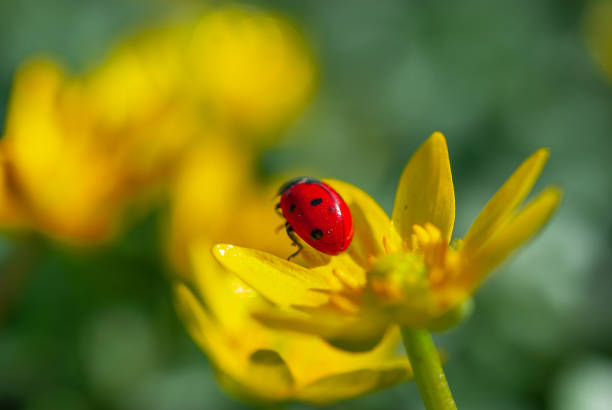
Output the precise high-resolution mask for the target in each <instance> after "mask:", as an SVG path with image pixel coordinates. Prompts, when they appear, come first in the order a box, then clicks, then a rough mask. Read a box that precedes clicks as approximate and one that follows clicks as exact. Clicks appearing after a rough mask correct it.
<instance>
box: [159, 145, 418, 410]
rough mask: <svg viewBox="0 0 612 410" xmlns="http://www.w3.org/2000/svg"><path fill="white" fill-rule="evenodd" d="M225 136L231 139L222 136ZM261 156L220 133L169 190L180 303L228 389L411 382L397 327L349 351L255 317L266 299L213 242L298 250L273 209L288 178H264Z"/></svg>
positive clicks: (290, 390)
mask: <svg viewBox="0 0 612 410" xmlns="http://www.w3.org/2000/svg"><path fill="white" fill-rule="evenodd" d="M224 136H225V137H226V138H223V137H224ZM254 168H255V167H254V158H253V154H252V152H250V151H249V150H247V149H245V147H244V145H243V144H240V143H239V142H238V141H236V140H235V139H233V138H230V137H228V136H227V135H225V134H223V133H218V134H217V136H216V138H214V137H213V136H210V137H209V138H208V139H205V140H203V141H202V142H201V143H199V144H198V145H197V146H196V147H194V149H192V150H191V152H190V155H189V156H188V158H187V159H186V160H185V161H184V162H183V164H182V166H181V169H180V170H179V172H178V173H177V179H176V181H175V183H174V184H173V189H172V192H171V196H170V199H171V201H170V217H169V224H168V225H169V233H168V235H167V236H168V237H169V243H168V248H169V254H170V257H171V261H172V262H173V266H174V268H175V270H176V274H175V275H174V277H173V278H174V281H175V282H174V290H175V301H176V306H177V310H178V312H179V314H180V316H181V318H182V319H183V322H184V324H185V327H186V328H187V330H188V331H189V333H190V335H191V336H192V338H193V339H194V341H195V342H196V343H197V344H198V345H199V346H200V347H201V348H202V350H203V351H204V352H205V353H206V354H207V355H208V357H209V358H210V360H211V362H212V364H213V366H214V368H215V370H216V376H217V378H218V379H219V382H220V383H221V384H222V385H223V387H224V388H225V389H226V390H228V391H229V392H230V393H232V394H234V395H237V396H239V397H242V398H245V399H247V400H254V401H262V402H283V401H290V400H300V401H306V402H313V403H327V402H331V401H335V400H341V399H345V398H350V397H355V396H358V395H362V394H366V393H369V392H372V391H374V390H377V389H381V388H384V387H387V386H389V385H392V384H395V383H398V382H400V381H403V380H405V379H407V378H408V377H409V376H410V375H411V370H410V366H409V364H408V361H407V359H406V357H405V355H403V354H399V353H398V352H397V348H398V345H399V343H400V335H399V332H398V331H397V329H392V330H390V331H389V332H388V333H387V334H386V336H385V338H384V341H383V342H382V343H380V344H379V345H378V346H377V347H376V348H375V349H374V350H372V351H370V352H367V353H357V354H356V353H348V352H345V351H342V350H339V349H337V348H335V347H332V346H330V345H329V344H328V343H326V342H325V341H323V340H321V338H319V337H318V336H313V335H307V334H302V333H295V332H290V331H284V330H275V329H270V328H268V327H266V326H264V325H262V324H261V323H259V322H258V321H257V320H255V319H254V318H253V317H252V316H251V311H252V310H253V309H260V308H261V309H263V308H265V307H266V306H268V302H267V301H266V299H265V298H264V297H262V296H260V295H259V294H258V293H257V292H255V291H254V290H253V289H252V288H251V287H249V286H248V285H247V284H245V283H244V282H243V281H241V280H240V279H239V278H238V277H236V276H235V275H234V274H232V273H230V272H228V271H227V270H225V269H223V268H222V267H221V266H220V265H219V263H218V262H217V261H216V260H215V259H214V257H213V255H212V253H211V252H210V249H211V247H212V244H214V243H215V242H217V241H220V240H226V241H231V242H233V243H239V244H242V245H244V246H257V247H258V248H259V249H263V250H265V251H267V252H270V253H272V254H276V255H288V254H289V253H291V252H293V249H292V247H291V244H290V242H289V241H287V238H286V234H285V232H284V231H282V230H277V229H275V228H276V227H277V226H279V225H280V220H279V218H278V215H277V214H276V212H275V210H274V202H273V200H274V197H275V192H276V188H277V186H278V183H280V181H278V180H276V179H275V180H274V181H272V183H262V181H258V180H257V179H256V178H255V177H254V175H253V169H254Z"/></svg>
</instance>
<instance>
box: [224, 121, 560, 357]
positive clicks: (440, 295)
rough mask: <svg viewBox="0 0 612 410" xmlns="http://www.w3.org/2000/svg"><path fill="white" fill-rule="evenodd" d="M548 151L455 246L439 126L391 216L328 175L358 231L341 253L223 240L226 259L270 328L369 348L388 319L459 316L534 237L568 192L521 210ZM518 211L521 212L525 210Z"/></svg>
mask: <svg viewBox="0 0 612 410" xmlns="http://www.w3.org/2000/svg"><path fill="white" fill-rule="evenodd" d="M547 156H548V152H547V151H546V150H545V149H541V150H538V151H537V152H536V153H535V154H534V155H532V156H531V157H530V158H528V159H527V160H526V161H525V162H524V163H523V164H522V165H521V166H520V167H519V168H518V169H517V170H516V171H515V173H514V174H513V175H512V176H511V177H510V178H509V179H508V181H506V183H505V184H504V185H503V186H502V188H501V189H500V190H499V191H498V192H497V194H496V195H495V196H494V197H493V198H492V199H491V201H489V203H488V204H487V206H486V207H485V208H484V209H483V211H482V212H481V213H480V215H479V216H478V217H477V219H476V220H475V221H474V223H473V224H472V227H471V228H470V230H469V231H468V233H467V235H466V237H465V238H464V239H463V240H456V241H454V242H453V243H452V244H450V245H449V243H450V238H451V233H452V229H453V224H454V218H455V199H454V190H453V182H452V177H451V170H450V163H449V158H448V151H447V147H446V141H445V139H444V136H443V135H442V134H440V133H434V134H433V135H432V136H431V137H430V138H429V139H428V140H427V141H426V142H425V143H424V144H423V145H422V146H421V148H420V149H419V150H418V151H417V152H416V153H415V154H414V155H413V157H412V159H411V160H410V161H409V162H408V164H407V166H406V168H405V170H404V172H403V174H402V177H401V180H400V183H399V187H398V190H397V194H396V198H395V204H394V208H393V214H392V217H391V219H389V217H388V216H387V214H386V213H385V212H384V211H383V210H382V209H381V208H380V206H379V205H378V204H377V203H376V202H375V201H374V200H373V199H372V198H370V197H369V196H368V195H367V194H365V193H364V192H362V191H361V190H359V189H357V188H355V187H353V186H351V185H349V184H347V183H344V182H341V181H327V182H328V183H329V184H330V185H331V186H333V187H334V189H336V190H337V191H338V192H339V193H340V195H341V196H342V197H343V198H344V200H345V201H346V202H347V204H348V205H349V208H350V209H351V212H352V214H353V219H354V225H355V236H354V239H353V242H352V244H351V246H350V247H349V249H348V250H347V251H346V252H344V253H343V254H340V255H338V256H332V257H330V256H328V255H324V254H322V253H320V252H318V251H316V250H314V249H312V248H311V247H309V246H307V245H304V250H303V252H302V253H301V255H302V259H303V262H304V264H305V265H306V266H307V267H304V266H301V265H299V264H297V263H293V262H290V261H287V260H286V259H284V258H279V257H277V256H274V255H270V254H268V253H265V252H262V251H260V250H253V249H248V248H242V247H238V246H234V245H217V246H216V247H215V248H214V250H213V251H214V254H215V256H216V258H217V259H218V260H219V262H221V264H222V265H223V266H225V267H226V268H227V269H229V270H230V271H232V272H235V273H236V275H237V276H238V277H239V278H240V279H242V280H243V281H244V282H245V283H247V284H248V285H249V286H251V287H252V288H253V289H255V290H256V291H257V292H259V293H260V294H261V295H262V296H263V297H264V298H266V299H267V300H269V301H270V302H272V304H273V305H271V306H270V307H268V308H258V309H254V310H253V313H254V315H255V316H256V317H257V318H258V319H259V320H261V321H262V322H264V323H266V324H267V325H270V326H272V327H278V328H284V329H291V330H297V331H301V332H307V333H313V334H317V335H320V336H322V337H323V338H325V339H327V340H329V341H330V342H332V343H334V344H335V345H338V346H341V347H343V348H347V349H352V350H363V349H368V348H371V347H372V346H373V345H375V344H376V343H377V342H378V341H379V340H380V339H381V337H382V335H383V334H384V332H385V330H386V329H387V328H388V326H389V325H390V324H393V323H395V324H399V325H401V326H403V327H405V328H430V329H437V328H440V327H442V326H444V325H445V324H446V325H448V324H449V323H452V321H453V320H455V319H456V318H455V316H456V315H457V314H459V313H460V311H461V308H462V306H463V304H464V302H466V301H468V299H469V298H470V296H471V295H472V293H473V292H474V291H475V290H476V288H477V287H478V286H479V285H480V283H481V282H482V280H483V279H484V278H485V277H486V275H487V274H488V273H489V272H490V271H491V270H492V269H493V268H495V267H496V266H497V265H499V263H501V262H502V261H503V260H504V259H505V258H506V257H507V256H508V255H509V254H510V253H511V252H512V251H514V250H515V249H516V248H517V247H518V246H520V245H521V244H522V243H523V242H525V241H526V240H527V239H529V238H530V237H531V236H533V235H534V234H535V233H536V232H537V231H538V230H539V229H540V228H541V227H542V225H543V224H544V223H545V222H546V221H547V220H548V219H549V217H550V216H551V215H552V213H553V212H554V210H555V209H556V207H557V205H558V203H559V201H560V198H561V193H560V191H559V190H558V189H556V188H547V189H546V190H544V192H542V193H541V194H540V195H539V196H537V197H536V198H535V199H533V200H532V201H531V202H529V203H528V204H527V205H526V206H524V207H522V208H520V206H521V204H522V202H523V201H524V199H525V197H526V196H527V195H528V193H529V192H530V190H531V188H532V187H533V185H534V183H535V182H536V180H537V177H538V175H539V174H540V172H541V170H542V168H543V166H544V163H545V161H546V158H547ZM519 208H520V209H519Z"/></svg>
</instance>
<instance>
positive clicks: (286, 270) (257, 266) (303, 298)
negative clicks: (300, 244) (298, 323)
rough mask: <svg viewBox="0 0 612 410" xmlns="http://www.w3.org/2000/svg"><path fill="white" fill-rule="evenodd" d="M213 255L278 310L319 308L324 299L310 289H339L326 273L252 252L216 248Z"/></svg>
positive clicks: (230, 246)
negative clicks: (278, 308)
mask: <svg viewBox="0 0 612 410" xmlns="http://www.w3.org/2000/svg"><path fill="white" fill-rule="evenodd" d="M213 255H214V256H215V257H216V258H217V260H218V261H219V262H220V263H221V265H223V266H224V267H225V268H226V269H228V270H230V271H231V272H233V273H234V274H236V276H238V277H239V278H240V279H242V280H243V281H244V282H246V283H247V284H248V285H249V286H251V287H252V288H253V289H255V290H256V291H257V292H259V293H260V294H261V295H262V296H263V297H265V298H266V299H268V300H269V301H271V302H272V303H275V304H276V305H278V306H280V307H282V308H287V309H290V308H292V306H294V305H303V306H318V305H321V304H323V303H325V302H326V301H327V299H328V296H327V295H325V294H323V293H321V292H317V291H315V290H313V289H327V290H330V289H333V288H338V287H339V286H340V283H339V281H338V280H337V279H336V278H335V277H334V276H333V274H332V273H331V272H329V271H328V270H309V269H306V268H304V267H303V266H300V265H298V264H296V263H293V262H290V261H288V260H286V259H281V258H279V257H277V256H274V255H271V254H269V253H266V252H262V251H258V250H254V249H248V248H241V247H239V246H233V245H216V246H215V247H214V248H213Z"/></svg>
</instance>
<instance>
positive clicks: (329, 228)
mask: <svg viewBox="0 0 612 410" xmlns="http://www.w3.org/2000/svg"><path fill="white" fill-rule="evenodd" d="M278 195H280V202H279V203H278V204H277V205H276V210H277V212H278V213H279V214H280V215H281V216H283V217H284V218H285V219H286V222H285V230H286V231H287V235H289V238H291V240H292V241H293V244H294V245H295V246H297V247H298V250H297V251H296V252H295V253H293V254H292V255H290V256H289V257H288V258H287V259H291V258H293V257H294V256H296V255H297V254H298V253H300V251H301V250H302V245H301V244H300V243H299V241H298V240H297V238H296V237H295V235H296V234H297V235H298V236H299V237H300V238H302V239H303V240H304V242H306V243H307V244H309V245H310V246H312V247H313V248H315V249H316V250H318V251H321V252H323V253H326V254H328V255H337V254H339V253H340V252H342V251H345V250H346V248H348V246H349V245H350V244H351V240H352V239H353V216H352V215H351V211H350V209H349V207H348V206H347V205H346V202H344V200H343V199H342V197H341V196H340V195H338V193H337V192H336V191H335V190H334V189H333V188H332V187H330V186H329V185H327V184H326V183H324V182H322V181H319V180H318V179H314V178H309V177H298V178H293V179H290V180H289V181H287V182H285V183H284V184H283V186H281V187H280V189H279V190H278ZM279 210H280V212H279Z"/></svg>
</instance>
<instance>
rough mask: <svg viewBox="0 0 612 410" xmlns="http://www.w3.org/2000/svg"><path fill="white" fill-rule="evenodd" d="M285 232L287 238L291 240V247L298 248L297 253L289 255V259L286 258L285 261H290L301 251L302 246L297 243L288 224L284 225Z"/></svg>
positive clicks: (293, 232)
mask: <svg viewBox="0 0 612 410" xmlns="http://www.w3.org/2000/svg"><path fill="white" fill-rule="evenodd" d="M285 230H286V231H287V235H288V236H289V238H291V240H292V241H293V245H294V246H297V248H298V249H297V251H295V252H293V253H292V254H291V255H289V257H287V260H290V259H291V258H293V257H295V256H297V254H298V253H300V252H301V251H302V244H301V243H300V242H299V240H298V238H297V236H296V235H295V231H294V230H293V227H292V226H291V225H289V222H287V223H285Z"/></svg>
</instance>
